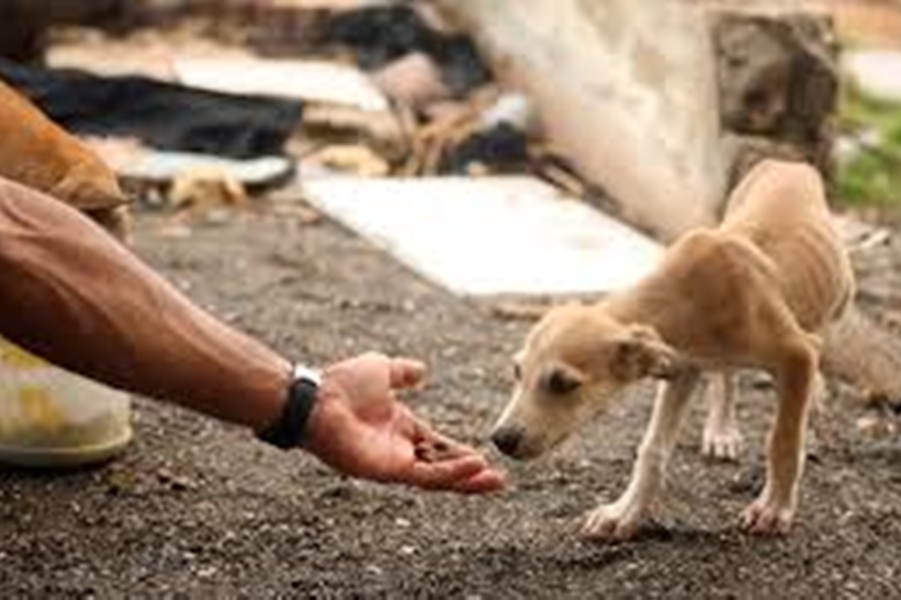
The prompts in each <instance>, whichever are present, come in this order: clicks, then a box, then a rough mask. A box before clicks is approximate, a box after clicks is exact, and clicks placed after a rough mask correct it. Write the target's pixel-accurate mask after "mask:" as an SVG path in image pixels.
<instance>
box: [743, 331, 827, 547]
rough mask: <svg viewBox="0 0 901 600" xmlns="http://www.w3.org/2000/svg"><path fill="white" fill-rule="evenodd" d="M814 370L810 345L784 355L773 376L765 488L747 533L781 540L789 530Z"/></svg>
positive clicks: (751, 510) (748, 516) (747, 520)
mask: <svg viewBox="0 0 901 600" xmlns="http://www.w3.org/2000/svg"><path fill="white" fill-rule="evenodd" d="M816 369H817V353H816V351H815V350H814V349H813V348H811V345H810V344H808V343H805V342H798V343H797V344H794V345H793V346H789V347H788V348H787V349H786V350H785V352H784V353H783V360H782V361H781V365H780V367H779V369H778V372H777V375H776V381H777V386H778V392H779V407H778V409H777V411H776V419H775V422H774V423H773V428H772V430H771V431H770V439H769V448H768V463H767V479H766V484H765V485H764V488H763V491H762V492H761V494H760V496H759V497H758V498H757V500H755V501H754V502H753V503H752V504H751V506H749V507H748V508H747V510H746V511H745V513H744V518H743V522H744V526H745V528H746V529H747V530H749V531H750V532H751V533H756V534H762V535H773V534H785V533H788V530H789V529H790V527H791V522H792V519H793V518H794V514H795V509H796V507H797V504H798V487H799V485H798V484H799V482H800V479H801V472H802V470H803V467H804V453H805V450H804V446H805V443H804V437H805V431H806V427H807V416H808V407H809V405H810V396H811V391H812V388H813V384H814V381H815V376H816Z"/></svg>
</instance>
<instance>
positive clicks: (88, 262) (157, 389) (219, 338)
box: [0, 180, 290, 429]
mask: <svg viewBox="0 0 901 600" xmlns="http://www.w3.org/2000/svg"><path fill="white" fill-rule="evenodd" d="M0 334H2V335H3V336H5V337H7V338H9V339H11V340H12V341H14V342H16V343H18V344H20V345H21V346H23V347H24V348H26V349H28V350H30V351H32V352H34V353H35V354H37V355H39V356H42V357H44V358H46V359H47V360H50V361H52V362H54V363H56V364H58V365H60V366H63V367H66V368H68V369H71V370H73V371H76V372H79V373H82V374H84V375H86V376H89V377H91V378H93V379H96V380H98V381H103V382H105V383H108V384H110V385H113V386H116V387H119V388H122V389H126V390H130V391H133V392H137V393H141V394H144V395H148V396H152V397H156V398H165V399H169V400H172V401H174V402H178V403H180V404H183V405H184V406H187V407H189V408H192V409H195V410H198V411H201V412H204V413H207V414H209V415H212V416H215V417H218V418H221V419H224V420H226V421H231V422H235V423H241V424H245V425H249V426H251V427H254V428H256V429H259V428H261V427H263V426H265V425H267V424H268V423H271V422H272V421H273V420H275V419H276V418H277V417H278V415H279V414H280V412H281V409H282V405H283V402H284V396H285V391H286V389H287V382H288V379H289V377H290V373H289V371H290V367H289V364H288V362H287V361H286V360H285V359H283V358H282V357H280V356H279V355H278V354H276V353H275V352H273V351H272V350H270V349H268V348H266V347H265V346H263V345H262V344H260V343H257V342H255V341H254V340H252V339H250V338H249V337H247V336H245V335H243V334H241V333H239V332H237V331H235V330H234V329H232V328H230V327H228V326H227V325H225V324H223V323H221V322H220V321H218V320H216V319H215V318H214V317H212V316H211V315H209V314H208V313H206V312H204V311H203V310H201V309H200V308H198V307H197V306H196V305H194V304H192V303H191V302H190V300H188V299H187V298H186V297H185V296H183V295H182V294H181V293H180V292H178V291H177V290H176V289H175V288H174V287H172V286H171V285H170V284H168V283H167V282H166V281H165V280H164V279H162V277H160V276H159V275H157V274H156V273H155V272H153V270H151V269H150V268H149V267H148V266H146V265H145V264H143V263H142V262H141V261H139V260H138V259H137V258H135V257H134V256H133V255H132V254H131V253H130V252H129V251H128V250H127V249H125V248H124V247H122V246H121V245H119V244H118V243H117V242H116V241H115V240H113V239H112V238H111V237H109V236H108V235H106V233H105V232H103V231H102V230H101V229H99V228H98V227H97V226H96V225H94V224H93V223H91V222H90V221H89V220H88V219H87V218H85V217H83V216H81V215H80V214H78V213H77V212H75V211H74V210H72V209H70V208H68V207H66V206H64V205H62V204H61V203H59V202H56V201H54V200H53V199H51V198H48V197H46V196H43V195H40V194H37V193H35V192H32V191H30V190H27V189H25V188H22V187H20V186H16V185H14V184H11V183H9V182H6V181H4V180H0Z"/></svg>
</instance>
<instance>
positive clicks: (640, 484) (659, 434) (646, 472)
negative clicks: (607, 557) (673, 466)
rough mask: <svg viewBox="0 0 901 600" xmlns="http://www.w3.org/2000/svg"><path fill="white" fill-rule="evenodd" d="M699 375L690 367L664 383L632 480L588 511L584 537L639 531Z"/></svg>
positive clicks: (616, 536) (625, 536) (608, 537)
mask: <svg viewBox="0 0 901 600" xmlns="http://www.w3.org/2000/svg"><path fill="white" fill-rule="evenodd" d="M699 378H700V373H699V371H697V370H696V369H694V368H690V369H685V370H684V371H682V372H681V373H679V374H678V375H677V376H676V377H675V378H674V379H672V380H670V381H667V382H663V383H661V385H660V388H659V390H658V392H657V398H656V400H655V402H654V411H653V414H652V415H651V422H650V424H649V425H648V429H647V431H646V432H645V435H644V439H643V440H642V442H641V446H640V448H639V450H638V458H637V460H636V461H635V466H634V468H633V471H632V480H631V481H630V482H629V486H628V487H627V488H626V491H625V492H623V494H622V496H620V497H619V499H618V500H617V501H616V502H613V503H612V504H602V505H600V506H598V507H597V508H596V509H595V510H593V511H592V512H590V513H589V514H588V518H587V521H586V523H585V526H584V528H583V530H582V532H583V535H585V537H587V538H590V539H596V540H626V539H629V538H631V537H633V536H634V535H635V534H636V532H637V531H638V528H639V527H640V526H641V524H642V522H643V521H644V520H645V519H646V518H647V515H648V512H649V509H650V507H651V504H652V502H653V500H654V498H655V497H656V496H657V494H658V492H659V490H660V488H661V486H662V484H663V478H664V476H665V471H666V464H667V462H668V460H669V457H670V454H671V453H672V451H673V447H674V446H675V445H676V439H677V437H678V433H679V426H680V425H681V423H682V419H683V417H684V416H685V409H686V407H687V406H688V400H689V398H690V397H691V393H692V391H694V388H695V386H696V384H697V382H698V379H699Z"/></svg>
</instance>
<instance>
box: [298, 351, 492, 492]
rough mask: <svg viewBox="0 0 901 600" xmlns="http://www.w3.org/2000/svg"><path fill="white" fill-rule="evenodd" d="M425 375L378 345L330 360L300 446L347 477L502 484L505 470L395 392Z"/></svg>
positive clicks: (477, 486) (481, 488)
mask: <svg viewBox="0 0 901 600" xmlns="http://www.w3.org/2000/svg"><path fill="white" fill-rule="evenodd" d="M424 375H425V366H424V365H423V364H422V363H420V362H417V361H413V360H408V359H402V358H388V357H387V356H384V355H382V354H376V353H368V354H363V355H361V356H358V357H356V358H352V359H350V360H346V361H343V362H340V363H337V364H335V365H333V366H331V367H329V368H328V369H326V371H325V372H324V373H323V378H322V385H321V386H320V388H319V397H318V399H317V401H316V405H315V406H314V408H313V412H312V414H311V415H310V420H309V423H308V425H307V433H306V442H305V444H304V448H305V449H306V450H308V451H309V452H311V453H312V454H314V455H316V456H317V457H318V458H319V459H320V460H322V461H323V462H324V463H326V464H328V465H329V466H331V467H332V468H334V469H336V470H338V471H340V472H342V473H345V474H347V475H351V476H353V477H360V478H364V479H371V480H374V481H381V482H392V483H406V484H409V485H413V486H416V487H420V488H424V489H432V490H452V491H456V492H463V493H483V492H490V491H494V490H498V489H501V488H503V487H504V475H503V474H502V473H501V472H499V471H496V470H494V469H492V468H491V467H490V466H489V465H488V463H487V461H486V460H485V458H484V457H482V456H481V455H480V454H478V453H477V452H476V451H475V449H473V448H470V447H469V446H465V445H463V444H459V443H457V442H455V441H453V440H450V439H448V438H446V437H444V436H442V435H440V434H438V433H436V432H435V431H433V430H432V428H431V427H429V426H428V425H427V424H426V423H424V422H423V421H420V420H419V419H417V418H416V417H415V416H414V415H413V413H412V412H411V411H410V409H409V408H408V407H407V406H406V405H404V404H403V403H402V402H400V401H399V400H398V399H397V397H396V396H395V391H396V390H401V389H406V388H411V387H413V386H415V385H416V384H418V383H419V382H420V381H421V380H422V378H423V376H424Z"/></svg>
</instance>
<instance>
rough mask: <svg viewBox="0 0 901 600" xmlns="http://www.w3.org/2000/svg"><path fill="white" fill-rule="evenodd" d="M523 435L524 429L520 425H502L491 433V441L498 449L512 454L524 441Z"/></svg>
mask: <svg viewBox="0 0 901 600" xmlns="http://www.w3.org/2000/svg"><path fill="white" fill-rule="evenodd" d="M522 436H523V431H522V429H521V428H519V427H513V426H506V427H500V428H498V429H496V430H495V431H494V433H492V434H491V442H492V443H493V444H494V445H495V446H497V449H498V450H500V451H501V452H503V453H504V454H507V455H509V456H512V455H513V454H515V453H516V449H517V448H518V447H519V444H520V442H522Z"/></svg>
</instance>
